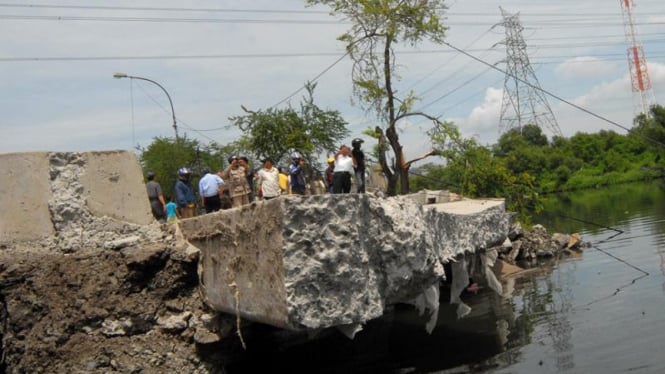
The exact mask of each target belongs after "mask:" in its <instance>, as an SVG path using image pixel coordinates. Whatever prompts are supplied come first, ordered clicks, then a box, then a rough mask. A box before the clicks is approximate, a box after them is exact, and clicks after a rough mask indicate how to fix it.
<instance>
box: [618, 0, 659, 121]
mask: <svg viewBox="0 0 665 374" xmlns="http://www.w3.org/2000/svg"><path fill="white" fill-rule="evenodd" d="M619 2H620V3H621V10H622V13H623V25H624V29H625V32H626V40H627V41H628V43H630V47H628V71H629V73H630V83H631V86H632V90H633V113H634V114H635V116H636V117H637V116H638V115H639V114H644V115H645V116H647V117H649V115H650V113H649V108H650V106H651V104H653V103H654V102H655V101H656V100H655V97H654V95H653V90H652V88H651V80H650V79H649V70H648V69H647V58H646V56H645V55H644V48H642V44H641V43H640V42H639V38H638V35H637V26H636V25H635V19H634V18H633V11H632V9H633V7H635V1H633V0H619Z"/></svg>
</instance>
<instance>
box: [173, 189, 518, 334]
mask: <svg viewBox="0 0 665 374" xmlns="http://www.w3.org/2000/svg"><path fill="white" fill-rule="evenodd" d="M490 205H491V206H488V208H489V209H488V210H489V212H488V211H486V210H483V209H481V210H479V211H477V212H476V213H475V214H474V213H471V214H462V215H458V214H455V213H442V212H440V211H439V210H438V209H437V208H428V209H424V208H423V207H422V206H420V205H418V204H417V203H415V202H414V201H413V200H411V199H409V198H404V197H394V198H386V199H381V198H376V197H373V196H369V195H355V194H350V195H318V196H304V197H301V196H289V197H284V198H280V199H275V200H270V201H267V202H258V203H254V204H251V205H248V206H245V207H243V208H240V209H232V210H229V211H222V212H218V213H215V214H209V215H205V216H201V217H196V218H192V219H187V220H183V221H181V222H180V223H179V224H180V227H181V229H182V232H183V234H184V236H185V238H186V239H187V240H189V241H190V243H192V244H193V245H195V246H197V247H199V248H200V249H201V263H200V264H201V268H200V279H201V283H202V293H203V295H204V299H205V300H206V302H207V303H208V304H209V305H211V306H212V307H213V308H215V309H216V310H220V311H223V312H227V313H232V314H239V315H240V316H242V317H244V318H248V319H251V320H255V321H259V322H264V323H269V324H272V325H275V326H278V327H281V328H287V329H293V330H299V329H317V328H326V327H331V326H339V325H352V324H358V323H365V322H366V321H368V320H370V319H373V318H377V317H379V316H381V315H382V314H383V313H384V310H385V307H386V305H390V304H394V303H397V302H400V301H405V300H411V299H413V298H415V297H416V296H418V295H420V294H422V293H423V292H424V291H425V290H426V289H428V288H429V287H431V286H432V285H434V284H438V282H439V281H440V280H441V279H442V277H443V276H444V272H443V265H442V264H443V263H445V262H447V261H449V260H450V259H451V258H453V257H454V256H456V255H457V254H461V253H464V252H465V251H469V252H474V251H475V250H476V248H485V247H487V246H489V245H491V244H493V243H494V241H495V240H498V238H499V237H501V236H502V237H503V238H505V236H506V234H507V232H508V226H506V225H507V223H508V221H509V218H508V215H507V214H506V213H505V211H504V210H503V203H502V202H496V203H495V204H490ZM495 219H496V220H499V221H500V222H499V223H496V224H491V222H490V221H492V220H495ZM504 223H505V225H504ZM504 226H505V227H504ZM460 228H462V229H464V230H469V231H470V232H468V233H467V232H463V233H459V232H455V231H454V230H457V229H460ZM488 229H496V230H500V232H499V233H485V232H480V231H482V230H488ZM441 230H445V231H448V230H451V232H449V233H446V234H442V233H440V232H439V231H441ZM457 237H459V238H460V239H461V240H456V239H454V238H457ZM503 238H501V240H500V241H502V240H503ZM500 241H499V242H500Z"/></svg>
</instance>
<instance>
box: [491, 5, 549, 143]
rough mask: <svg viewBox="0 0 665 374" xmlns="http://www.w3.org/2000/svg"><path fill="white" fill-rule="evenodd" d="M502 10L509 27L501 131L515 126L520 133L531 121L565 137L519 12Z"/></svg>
mask: <svg viewBox="0 0 665 374" xmlns="http://www.w3.org/2000/svg"><path fill="white" fill-rule="evenodd" d="M500 9H501V15H502V16H503V22H502V25H503V26H504V27H505V29H506V41H505V43H506V56H507V57H506V79H505V81H504V85H503V100H502V102H501V125H500V128H499V133H504V132H506V131H508V130H510V129H513V128H517V129H519V131H520V132H521V131H522V127H523V126H524V125H529V124H532V125H537V126H538V127H540V128H541V129H544V130H549V132H551V134H552V135H556V136H562V134H561V129H560V128H559V125H558V124H557V121H556V118H555V117H554V113H552V108H550V105H549V103H548V102H547V98H546V97H545V94H544V93H543V91H542V90H540V83H539V82H538V78H536V74H535V73H534V72H533V68H531V63H530V62H529V56H528V55H527V53H526V42H525V41H524V38H523V37H522V30H524V28H523V27H522V24H521V22H520V20H519V13H516V14H509V13H508V12H506V11H505V10H503V8H500Z"/></svg>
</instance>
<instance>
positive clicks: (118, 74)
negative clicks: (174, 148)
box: [113, 73, 178, 142]
mask: <svg viewBox="0 0 665 374" xmlns="http://www.w3.org/2000/svg"><path fill="white" fill-rule="evenodd" d="M113 78H116V79H121V78H129V79H140V80H142V81H148V82H150V83H154V84H156V85H157V86H158V87H159V88H161V89H162V91H164V93H165V94H166V97H167V98H168V99H169V104H171V116H172V117H173V131H175V140H176V142H177V141H178V125H176V121H175V110H173V100H171V95H169V93H168V91H166V88H164V87H163V86H162V85H161V84H159V83H157V82H155V81H154V80H152V79H148V78H143V77H136V76H133V75H127V74H125V73H114V74H113Z"/></svg>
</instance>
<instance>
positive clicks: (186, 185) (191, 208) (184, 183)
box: [175, 168, 196, 218]
mask: <svg viewBox="0 0 665 374" xmlns="http://www.w3.org/2000/svg"><path fill="white" fill-rule="evenodd" d="M190 174H191V173H190V171H189V169H187V168H180V169H179V170H178V181H177V182H175V202H176V204H177V205H178V212H179V213H180V217H182V218H190V217H194V216H195V215H196V198H195V197H194V190H193V189H192V185H191V184H190V182H189V176H190Z"/></svg>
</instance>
